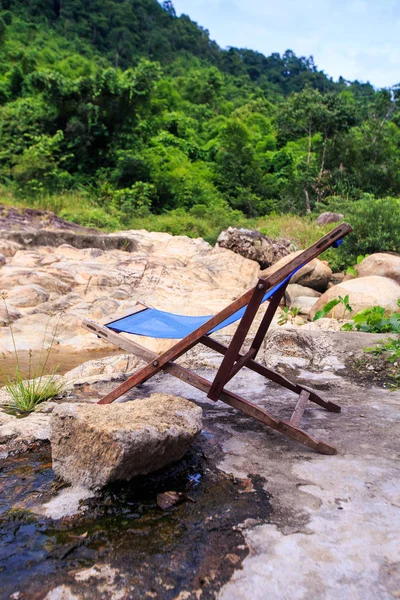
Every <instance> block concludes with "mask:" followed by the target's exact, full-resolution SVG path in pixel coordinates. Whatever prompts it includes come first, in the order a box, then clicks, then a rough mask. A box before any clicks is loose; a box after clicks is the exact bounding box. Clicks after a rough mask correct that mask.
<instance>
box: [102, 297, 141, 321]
mask: <svg viewBox="0 0 400 600" xmlns="http://www.w3.org/2000/svg"><path fill="white" fill-rule="evenodd" d="M147 308H149V307H148V306H146V305H145V304H142V303H141V302H137V303H136V305H135V306H134V307H131V308H130V309H129V310H123V311H121V312H119V313H116V314H115V315H113V317H112V319H111V321H110V317H107V318H104V319H102V320H101V321H100V325H107V324H108V323H113V322H114V321H118V320H119V319H124V318H125V317H130V316H131V315H135V314H136V313H138V312H142V311H144V310H146V309H147Z"/></svg>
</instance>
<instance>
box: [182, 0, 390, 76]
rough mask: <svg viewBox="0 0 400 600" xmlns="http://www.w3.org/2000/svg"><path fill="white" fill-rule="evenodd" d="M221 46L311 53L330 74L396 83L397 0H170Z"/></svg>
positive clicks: (316, 61) (265, 51)
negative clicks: (207, 31)
mask: <svg viewBox="0 0 400 600" xmlns="http://www.w3.org/2000/svg"><path fill="white" fill-rule="evenodd" d="M173 3H174V6H175V10H176V12H177V14H181V13H185V14H188V15H189V16H190V18H191V19H192V20H194V21H196V22H197V23H198V24H199V25H202V26H203V27H205V28H206V29H208V30H209V32H210V36H211V39H214V40H215V41H216V42H218V44H219V45H220V46H222V47H226V46H236V47H241V48H251V49H252V50H258V51H259V52H262V53H263V54H266V55H268V54H271V53H272V52H279V53H280V54H282V53H283V52H284V51H285V50H287V49H291V50H293V51H294V52H295V53H296V54H297V55H298V56H310V55H313V56H314V60H315V63H316V65H317V66H318V68H319V69H321V70H323V71H325V73H326V74H327V75H329V76H331V77H333V79H334V80H337V78H338V77H339V75H342V76H343V77H344V78H345V79H349V80H354V79H358V80H359V81H364V82H365V81H370V83H372V84H373V85H374V86H376V87H389V86H392V85H395V84H396V83H400V0H173Z"/></svg>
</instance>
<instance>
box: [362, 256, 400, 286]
mask: <svg viewBox="0 0 400 600" xmlns="http://www.w3.org/2000/svg"><path fill="white" fill-rule="evenodd" d="M355 269H356V271H357V273H358V276H359V277H369V276H371V275H379V276H380V277H389V279H394V280H395V281H396V282H397V283H399V284H400V256H399V255H396V254H386V253H383V252H378V253H376V254H371V255H370V256H367V257H366V258H364V260H363V261H361V262H360V264H359V265H356V267H355Z"/></svg>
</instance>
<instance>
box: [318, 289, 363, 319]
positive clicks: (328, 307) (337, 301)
mask: <svg viewBox="0 0 400 600" xmlns="http://www.w3.org/2000/svg"><path fill="white" fill-rule="evenodd" d="M338 304H343V306H344V312H345V313H346V312H353V309H352V308H351V306H350V304H349V296H348V295H346V296H345V297H344V298H342V296H338V297H337V298H334V299H333V300H331V301H330V302H327V303H326V304H325V305H324V306H323V307H322V309H321V310H317V312H316V313H315V315H314V318H313V321H318V319H323V318H324V317H326V316H327V315H328V314H329V313H330V312H331V310H333V309H334V308H335V306H337V305H338Z"/></svg>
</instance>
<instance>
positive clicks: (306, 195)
mask: <svg viewBox="0 0 400 600" xmlns="http://www.w3.org/2000/svg"><path fill="white" fill-rule="evenodd" d="M304 196H305V199H306V213H307V214H310V212H311V205H310V197H309V195H308V190H307V184H305V185H304Z"/></svg>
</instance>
